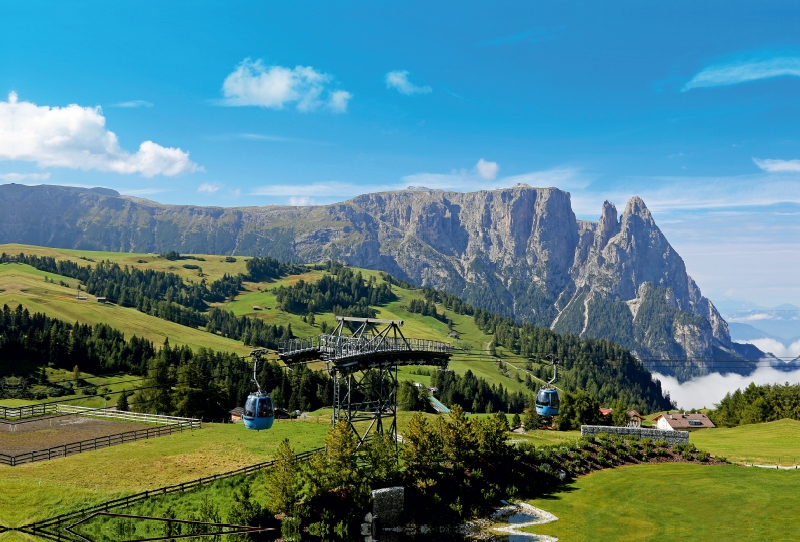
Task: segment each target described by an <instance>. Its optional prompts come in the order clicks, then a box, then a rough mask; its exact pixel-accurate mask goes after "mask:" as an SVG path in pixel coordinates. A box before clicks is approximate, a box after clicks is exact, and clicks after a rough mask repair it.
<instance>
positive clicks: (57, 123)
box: [0, 92, 202, 177]
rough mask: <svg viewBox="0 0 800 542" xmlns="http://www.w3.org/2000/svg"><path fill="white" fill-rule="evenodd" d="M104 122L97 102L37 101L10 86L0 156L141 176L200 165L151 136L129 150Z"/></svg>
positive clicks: (1, 119) (0, 119)
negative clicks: (23, 99)
mask: <svg viewBox="0 0 800 542" xmlns="http://www.w3.org/2000/svg"><path fill="white" fill-rule="evenodd" d="M105 124H106V119H105V117H104V116H103V111H102V110H101V109H100V108H99V107H81V106H78V105H75V104H72V105H68V106H67V107H48V106H37V105H36V104H34V103H31V102H20V101H18V99H17V95H16V93H14V92H12V93H10V94H9V96H8V101H7V102H0V160H21V161H25V162H35V163H36V164H37V165H38V166H39V167H67V168H73V169H82V170H92V169H93V170H98V171H111V172H115V173H123V174H131V173H139V174H141V175H142V176H144V177H153V176H154V175H167V176H173V175H180V174H182V173H192V172H194V171H199V170H202V168H201V167H199V166H198V165H197V164H195V163H194V162H192V161H191V160H189V153H187V152H184V151H182V150H181V149H179V148H169V147H162V146H161V145H158V144H156V143H153V142H152V141H144V142H142V143H141V144H140V145H139V150H138V152H136V153H134V154H130V153H128V152H127V151H125V150H123V149H122V148H121V147H120V145H119V141H118V140H117V136H116V134H114V132H110V131H108V130H107V129H106V127H105Z"/></svg>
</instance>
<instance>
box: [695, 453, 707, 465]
mask: <svg viewBox="0 0 800 542" xmlns="http://www.w3.org/2000/svg"><path fill="white" fill-rule="evenodd" d="M695 458H696V459H697V460H698V461H702V462H704V463H705V462H706V461H708V454H707V453H706V452H697V456H696V457H695Z"/></svg>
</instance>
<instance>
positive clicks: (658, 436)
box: [581, 425, 689, 446]
mask: <svg viewBox="0 0 800 542" xmlns="http://www.w3.org/2000/svg"><path fill="white" fill-rule="evenodd" d="M600 433H608V434H609V435H619V436H621V437H636V438H638V439H639V440H642V439H643V438H651V439H653V440H666V441H667V442H669V444H670V446H671V445H673V444H689V432H688V431H662V430H661V429H644V428H641V427H610V426H606V425H581V436H582V437H583V436H586V435H589V436H592V437H593V436H596V435H599V434H600Z"/></svg>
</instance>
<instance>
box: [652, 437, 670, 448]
mask: <svg viewBox="0 0 800 542" xmlns="http://www.w3.org/2000/svg"><path fill="white" fill-rule="evenodd" d="M653 444H654V445H655V446H657V447H659V448H666V447H667V446H669V442H667V441H666V440H664V439H659V440H656V441H655V442H653Z"/></svg>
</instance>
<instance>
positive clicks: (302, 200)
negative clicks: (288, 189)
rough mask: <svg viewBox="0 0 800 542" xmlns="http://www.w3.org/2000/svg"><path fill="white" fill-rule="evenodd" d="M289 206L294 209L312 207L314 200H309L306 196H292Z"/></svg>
mask: <svg viewBox="0 0 800 542" xmlns="http://www.w3.org/2000/svg"><path fill="white" fill-rule="evenodd" d="M289 205H294V206H296V207H306V206H308V205H314V198H310V197H308V196H292V197H291V198H289Z"/></svg>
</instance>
